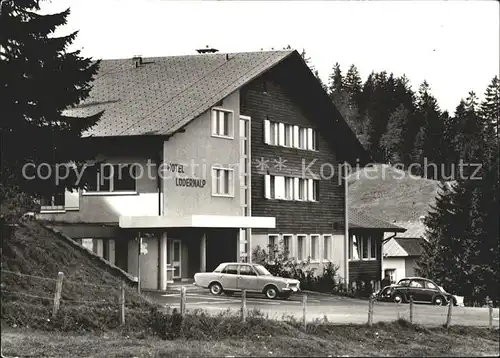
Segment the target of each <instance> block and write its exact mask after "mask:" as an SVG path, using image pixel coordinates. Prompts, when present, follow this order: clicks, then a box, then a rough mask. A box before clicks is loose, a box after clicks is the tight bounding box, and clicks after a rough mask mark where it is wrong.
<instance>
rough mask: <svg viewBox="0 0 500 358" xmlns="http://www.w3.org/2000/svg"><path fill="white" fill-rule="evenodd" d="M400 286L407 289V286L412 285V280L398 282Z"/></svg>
mask: <svg viewBox="0 0 500 358" xmlns="http://www.w3.org/2000/svg"><path fill="white" fill-rule="evenodd" d="M398 285H400V286H404V287H407V286H409V285H410V280H408V279H403V280H400V281H399V282H398Z"/></svg>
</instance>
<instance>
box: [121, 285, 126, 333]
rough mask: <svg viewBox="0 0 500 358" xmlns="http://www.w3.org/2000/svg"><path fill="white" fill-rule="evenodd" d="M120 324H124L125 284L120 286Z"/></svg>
mask: <svg viewBox="0 0 500 358" xmlns="http://www.w3.org/2000/svg"><path fill="white" fill-rule="evenodd" d="M120 324H121V325H124V324H125V282H123V281H122V284H121V286H120Z"/></svg>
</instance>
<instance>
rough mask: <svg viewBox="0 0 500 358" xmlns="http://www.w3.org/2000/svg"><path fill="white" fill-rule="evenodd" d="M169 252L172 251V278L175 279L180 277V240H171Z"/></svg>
mask: <svg viewBox="0 0 500 358" xmlns="http://www.w3.org/2000/svg"><path fill="white" fill-rule="evenodd" d="M170 252H171V253H172V254H171V255H172V268H173V269H174V273H173V275H172V278H174V279H177V278H181V277H182V272H181V270H182V268H181V262H182V246H181V240H172V247H171V250H170Z"/></svg>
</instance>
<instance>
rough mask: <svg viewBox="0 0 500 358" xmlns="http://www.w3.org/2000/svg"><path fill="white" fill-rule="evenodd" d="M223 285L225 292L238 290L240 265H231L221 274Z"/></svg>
mask: <svg viewBox="0 0 500 358" xmlns="http://www.w3.org/2000/svg"><path fill="white" fill-rule="evenodd" d="M220 281H221V285H222V288H223V289H224V290H231V291H233V290H234V291H235V290H237V289H238V265H235V264H229V265H227V266H226V267H224V270H222V273H221V278H220Z"/></svg>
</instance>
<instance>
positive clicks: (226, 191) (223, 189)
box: [212, 168, 234, 196]
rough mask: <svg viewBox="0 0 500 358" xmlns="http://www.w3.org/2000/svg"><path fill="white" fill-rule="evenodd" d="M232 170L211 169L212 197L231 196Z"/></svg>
mask: <svg viewBox="0 0 500 358" xmlns="http://www.w3.org/2000/svg"><path fill="white" fill-rule="evenodd" d="M233 174H234V173H233V170H232V169H225V168H213V169H212V195H217V196H232V195H233Z"/></svg>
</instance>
